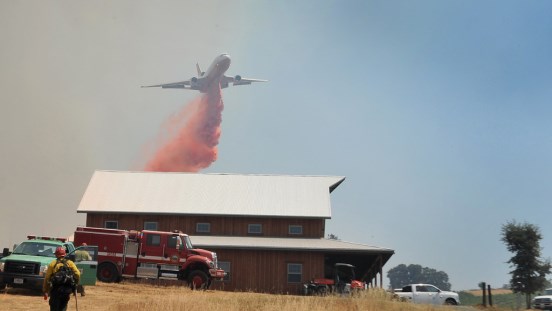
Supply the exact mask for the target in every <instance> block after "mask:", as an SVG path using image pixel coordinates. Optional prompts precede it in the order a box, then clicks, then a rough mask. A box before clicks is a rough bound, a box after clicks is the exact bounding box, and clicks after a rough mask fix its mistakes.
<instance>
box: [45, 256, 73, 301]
mask: <svg viewBox="0 0 552 311" xmlns="http://www.w3.org/2000/svg"><path fill="white" fill-rule="evenodd" d="M65 261H66V262H67V266H68V267H69V268H70V269H71V270H73V273H74V274H75V282H76V283H77V284H78V283H79V280H80V271H79V269H78V268H77V266H76V265H75V263H73V262H72V261H71V260H69V259H65ZM62 266H63V261H62V259H60V260H59V261H58V259H56V260H54V261H52V262H51V263H50V264H49V265H48V269H47V270H46V276H44V285H43V286H42V292H43V293H49V292H50V287H51V282H50V281H51V279H52V276H53V275H54V274H55V273H56V272H57V271H58V270H59V268H61V267H62Z"/></svg>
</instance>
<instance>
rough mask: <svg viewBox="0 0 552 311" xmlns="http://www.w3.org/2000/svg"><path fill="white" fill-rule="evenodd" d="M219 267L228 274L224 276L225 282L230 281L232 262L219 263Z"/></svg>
mask: <svg viewBox="0 0 552 311" xmlns="http://www.w3.org/2000/svg"><path fill="white" fill-rule="evenodd" d="M218 267H219V268H220V269H222V270H224V272H226V275H225V276H224V279H222V280H223V281H230V261H219V262H218Z"/></svg>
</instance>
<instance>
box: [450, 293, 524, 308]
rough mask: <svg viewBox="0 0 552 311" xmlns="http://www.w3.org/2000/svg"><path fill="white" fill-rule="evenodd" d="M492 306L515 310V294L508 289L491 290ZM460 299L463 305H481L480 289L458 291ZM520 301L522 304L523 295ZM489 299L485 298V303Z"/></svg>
mask: <svg viewBox="0 0 552 311" xmlns="http://www.w3.org/2000/svg"><path fill="white" fill-rule="evenodd" d="M492 293H493V296H492V299H493V306H497V307H500V308H504V309H506V310H515V308H516V306H517V296H516V294H513V293H512V291H510V290H497V291H493V292H492ZM458 294H459V295H460V301H461V302H462V305H464V306H476V305H481V304H482V302H483V297H482V291H481V290H478V291H464V292H459V293H458ZM521 303H522V305H524V303H525V297H524V296H522V297H521ZM488 304H489V300H488V298H487V305H488Z"/></svg>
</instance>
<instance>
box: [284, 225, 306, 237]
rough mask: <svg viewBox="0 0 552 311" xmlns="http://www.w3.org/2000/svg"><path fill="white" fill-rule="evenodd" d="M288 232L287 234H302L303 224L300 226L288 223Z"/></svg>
mask: <svg viewBox="0 0 552 311" xmlns="http://www.w3.org/2000/svg"><path fill="white" fill-rule="evenodd" d="M288 233H289V234H296V235H302V234H303V226H301V225H289V229H288Z"/></svg>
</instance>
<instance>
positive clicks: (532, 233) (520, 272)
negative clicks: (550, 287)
mask: <svg viewBox="0 0 552 311" xmlns="http://www.w3.org/2000/svg"><path fill="white" fill-rule="evenodd" d="M541 239H542V235H541V233H540V229H539V227H537V226H535V225H533V224H529V223H526V222H525V223H517V222H516V221H511V222H508V223H506V224H504V225H502V242H504V244H506V247H507V249H508V251H509V252H511V253H513V254H514V256H513V257H512V258H510V260H508V263H509V264H510V267H512V268H513V270H512V271H510V274H511V275H512V279H511V280H510V286H511V288H512V289H513V291H514V293H523V294H525V300H526V304H527V308H528V309H530V308H531V295H532V294H534V293H536V292H537V291H539V290H541V289H542V288H544V286H545V284H546V281H547V280H546V275H547V274H549V273H550V268H551V265H550V260H542V259H541V247H540V243H539V241H540V240H541Z"/></svg>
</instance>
